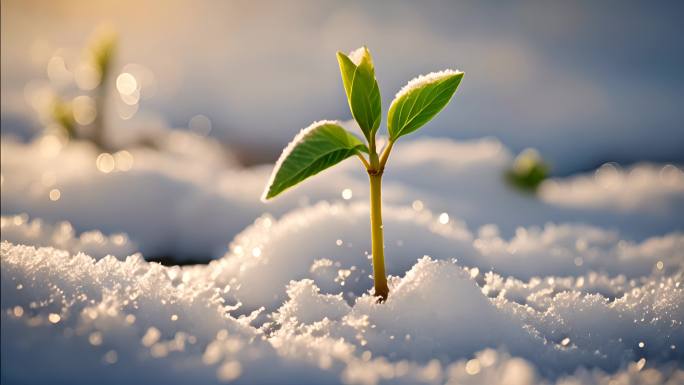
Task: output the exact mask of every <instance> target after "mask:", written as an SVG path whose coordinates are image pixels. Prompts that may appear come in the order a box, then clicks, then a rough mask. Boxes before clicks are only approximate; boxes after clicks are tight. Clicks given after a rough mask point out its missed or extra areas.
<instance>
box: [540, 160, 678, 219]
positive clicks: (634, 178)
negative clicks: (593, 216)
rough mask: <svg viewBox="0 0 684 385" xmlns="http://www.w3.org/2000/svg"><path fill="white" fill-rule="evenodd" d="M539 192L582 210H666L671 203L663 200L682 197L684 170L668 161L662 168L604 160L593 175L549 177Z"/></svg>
mask: <svg viewBox="0 0 684 385" xmlns="http://www.w3.org/2000/svg"><path fill="white" fill-rule="evenodd" d="M654 186H656V187H657V188H655V189H654V188H653V187H654ZM540 195H541V198H542V199H543V200H545V201H547V202H549V203H552V204H556V205H559V206H565V207H575V208H580V209H585V210H590V209H593V208H609V209H612V210H615V211H623V212H624V211H650V212H656V213H657V212H660V213H663V214H667V210H669V209H670V208H671V207H670V206H669V205H667V204H666V203H665V202H667V201H671V200H675V199H676V200H680V201H681V200H682V199H684V198H683V197H684V172H682V170H681V169H679V168H677V167H675V166H673V165H671V164H670V165H665V166H664V167H662V168H661V167H656V166H654V165H650V164H638V165H636V166H634V167H632V168H630V169H629V170H622V169H621V168H620V166H618V165H615V164H612V163H606V164H604V165H603V166H601V167H600V168H598V169H597V170H596V171H595V172H594V173H593V175H592V174H588V175H580V176H576V177H572V178H568V179H567V180H556V181H548V182H546V183H545V184H543V185H542V188H541V194H540ZM680 214H681V212H680Z"/></svg>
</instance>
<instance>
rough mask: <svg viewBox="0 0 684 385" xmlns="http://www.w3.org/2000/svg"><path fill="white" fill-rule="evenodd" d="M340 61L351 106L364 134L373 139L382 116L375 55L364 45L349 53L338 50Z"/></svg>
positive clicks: (343, 80) (343, 82)
mask: <svg viewBox="0 0 684 385" xmlns="http://www.w3.org/2000/svg"><path fill="white" fill-rule="evenodd" d="M337 61H338V62H339V64H340V73H341V74H342V84H343V85H344V91H345V92H346V94H347V101H348V102H349V109H350V110H351V113H352V116H353V117H354V119H355V120H356V122H357V123H358V124H359V127H361V131H363V136H365V137H366V140H368V142H370V141H371V138H374V137H375V133H376V132H377V131H378V127H380V119H381V117H382V104H381V99H380V88H379V87H378V82H377V80H376V79H375V68H374V67H373V59H372V58H371V54H370V52H369V51H368V48H366V47H361V48H359V49H357V50H355V51H353V52H352V53H351V54H350V55H349V56H347V55H345V54H343V53H342V52H338V53H337Z"/></svg>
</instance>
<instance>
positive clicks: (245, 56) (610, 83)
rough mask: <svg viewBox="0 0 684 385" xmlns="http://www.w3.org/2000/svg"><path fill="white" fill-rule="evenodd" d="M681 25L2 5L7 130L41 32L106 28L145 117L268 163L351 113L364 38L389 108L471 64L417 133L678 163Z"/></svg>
mask: <svg viewBox="0 0 684 385" xmlns="http://www.w3.org/2000/svg"><path fill="white" fill-rule="evenodd" d="M682 20H684V2H677V1H669V2H668V1H659V2H638V1H601V2H597V1H573V2H568V1H546V2H542V1H521V2H483V1H466V2H447V1H421V2H417V1H416V2H412V1H396V0H394V1H389V0H387V1H384V0H383V1H377V0H376V1H339V2H338V1H297V2H282V1H265V2H264V1H192V2H190V1H161V0H159V1H109V0H107V1H101V2H100V1H98V2H91V1H42V2H39V1H3V2H2V68H1V69H2V103H1V107H2V109H1V117H2V125H3V131H7V132H9V131H11V130H14V129H15V127H31V126H35V124H36V123H35V118H34V117H33V116H32V115H33V113H32V111H31V109H30V108H29V107H28V106H27V103H26V102H25V99H24V96H23V92H24V87H25V85H26V83H27V82H29V81H30V80H31V79H36V78H38V79H40V78H46V76H45V67H44V64H45V63H44V62H43V63H42V64H41V63H40V60H39V59H40V58H39V57H36V55H37V54H36V49H35V47H36V44H38V43H36V42H39V43H40V44H39V45H40V46H46V44H47V46H49V47H51V49H53V50H56V49H58V48H62V49H65V50H67V52H78V50H79V49H80V48H82V47H83V46H84V45H85V44H86V43H87V41H88V38H89V36H90V35H91V33H92V31H93V30H94V29H96V28H97V26H98V25H100V24H102V23H108V24H110V25H112V26H113V27H114V28H115V29H116V30H117V31H118V33H119V35H120V52H119V57H118V66H119V68H121V67H123V65H125V64H127V63H138V64H141V65H143V66H145V67H147V68H149V69H150V70H151V71H152V72H153V73H154V75H155V78H156V81H157V92H156V93H155V95H154V97H152V98H151V99H149V100H144V101H143V102H142V104H141V110H140V112H139V115H140V117H145V116H154V117H157V118H161V119H163V120H164V121H166V122H167V124H168V125H170V126H172V127H185V126H187V125H188V121H189V119H190V118H191V117H192V116H194V115H196V114H204V115H206V116H208V117H209V118H210V119H211V121H212V123H213V130H212V135H213V136H216V137H217V138H220V139H221V140H222V141H225V142H227V143H229V144H232V145H235V146H237V147H239V148H242V149H243V150H244V149H245V148H247V149H250V151H256V152H258V154H259V156H258V157H257V158H261V159H272V158H275V157H276V156H277V154H278V152H279V149H280V147H281V146H283V145H284V144H286V143H287V142H288V141H289V140H290V139H291V138H292V137H293V136H294V135H295V133H296V132H297V131H298V130H299V129H300V128H302V127H305V126H307V125H308V124H309V123H310V122H311V121H313V120H318V119H322V118H326V119H348V118H349V117H350V115H349V112H348V109H347V105H346V101H345V97H344V91H343V89H342V85H341V81H340V78H339V73H338V67H337V62H336V59H335V52H336V51H337V50H343V51H349V50H352V49H354V48H356V47H358V46H360V45H362V44H366V45H368V46H369V48H370V49H371V52H372V53H373V55H374V57H375V62H376V72H377V76H378V80H379V82H380V87H381V92H382V96H383V100H384V108H385V111H386V110H387V106H388V105H389V103H390V101H391V99H392V97H393V95H394V94H395V93H396V92H397V91H398V90H399V89H400V88H401V86H402V85H403V84H405V82H406V81H408V80H409V79H410V78H412V77H414V76H416V75H418V74H421V73H426V72H430V71H433V70H439V69H443V68H447V67H451V68H459V69H461V70H463V71H465V72H466V75H465V77H464V80H463V82H462V84H461V88H460V89H459V91H458V92H457V94H456V96H455V97H454V100H453V102H452V103H451V104H450V105H449V106H448V107H447V109H446V110H445V111H444V112H443V113H442V114H441V115H440V116H439V117H438V118H436V119H435V120H434V121H433V122H431V123H430V124H429V125H428V126H426V127H425V128H424V129H423V130H422V131H421V132H420V133H418V134H417V135H429V136H446V137H451V138H457V139H464V138H475V137H481V136H495V137H497V138H499V139H500V140H502V141H503V142H504V143H505V144H506V145H507V146H509V147H510V148H512V149H513V150H514V151H520V150H522V149H523V148H525V147H535V148H537V149H539V150H540V152H541V153H542V155H543V156H544V157H545V158H547V159H549V160H550V161H551V163H552V164H553V166H554V172H555V173H556V174H565V173H569V172H573V171H577V170H585V169H589V168H591V167H594V166H597V165H600V164H601V163H603V162H606V161H618V162H623V163H631V162H635V161H641V160H652V161H661V162H675V163H682V162H683V161H684V127H683V126H684V108H683V107H684V75H683V70H682V69H684V27H682V25H683V24H682ZM41 44H42V45H41ZM46 59H47V58H46ZM157 120H158V119H157ZM138 122H139V123H138V124H149V123H144V122H145V120H143V119H142V118H140V119H139V120H138ZM128 124H130V123H128Z"/></svg>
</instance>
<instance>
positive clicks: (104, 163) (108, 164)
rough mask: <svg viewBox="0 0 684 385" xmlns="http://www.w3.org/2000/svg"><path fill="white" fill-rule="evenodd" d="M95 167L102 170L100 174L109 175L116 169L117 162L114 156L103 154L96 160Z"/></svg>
mask: <svg viewBox="0 0 684 385" xmlns="http://www.w3.org/2000/svg"><path fill="white" fill-rule="evenodd" d="M95 166H96V167H97V169H98V170H100V172H103V173H105V174H108V173H110V172H112V171H114V167H116V161H115V160H114V157H113V156H112V154H110V153H107V152H103V153H102V154H100V155H98V156H97V159H96V160H95Z"/></svg>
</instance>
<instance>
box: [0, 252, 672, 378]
mask: <svg viewBox="0 0 684 385" xmlns="http://www.w3.org/2000/svg"><path fill="white" fill-rule="evenodd" d="M1 249H2V254H1V257H2V265H1V266H2V293H3V295H2V309H3V311H2V315H1V317H2V324H3V328H2V341H3V342H2V349H3V352H2V353H3V354H2V360H3V374H2V375H3V381H9V382H12V381H13V380H21V381H22V382H28V383H39V382H41V381H42V382H44V381H47V380H49V381H53V382H54V381H57V382H59V381H66V382H72V383H73V382H78V383H87V382H89V381H90V382H92V381H94V380H95V379H97V380H98V381H99V382H103V383H121V382H126V381H130V380H131V379H133V378H135V379H136V380H139V381H146V382H162V381H164V382H167V383H186V382H187V381H191V380H192V381H194V382H197V383H217V382H225V381H235V382H236V383H263V384H267V383H280V381H282V379H283V378H288V381H293V382H297V383H352V384H377V383H388V382H390V383H414V384H415V383H426V384H430V383H436V382H442V383H488V384H489V383H493V384H497V383H501V384H508V383H510V382H511V381H513V380H514V379H515V380H516V381H518V383H521V384H535V383H554V382H556V383H558V384H565V383H573V382H572V381H575V383H577V382H579V383H592V382H593V383H608V381H610V380H613V379H617V378H630V379H632V380H633V382H632V383H637V384H638V383H643V384H648V383H654V382H653V380H654V379H658V381H656V382H655V383H657V382H664V381H665V380H666V379H668V378H669V379H670V380H671V381H673V382H672V383H677V381H681V379H682V378H683V376H684V372H683V371H681V370H680V369H677V364H676V362H680V361H681V360H682V358H683V357H682V354H681V353H680V351H681V346H683V345H682V343H684V333H683V329H682V325H681V322H682V321H681V320H682V319H684V314H682V311H683V310H682V308H681V306H680V305H681V303H682V300H683V299H684V298H683V296H684V292H683V289H682V288H681V287H680V283H681V278H682V273H681V271H680V272H678V273H677V274H675V275H672V276H668V277H661V278H656V279H652V280H649V282H647V283H635V284H634V286H633V287H631V289H630V292H629V293H628V294H625V295H624V296H623V297H622V298H619V299H614V300H609V299H608V298H605V297H603V296H601V295H600V294H590V293H586V292H583V289H581V288H580V289H577V290H570V291H565V290H564V289H563V287H562V286H558V290H559V291H558V293H557V294H554V289H555V288H556V286H555V283H550V282H549V280H548V279H547V283H548V284H549V285H550V286H551V290H548V289H547V288H540V290H539V291H536V292H535V293H534V294H535V295H536V297H537V301H538V302H540V299H541V298H543V299H544V300H545V301H546V302H547V303H546V306H544V307H543V308H535V307H533V306H530V305H523V304H519V303H517V302H512V301H509V300H507V299H506V298H505V296H503V295H498V296H496V297H493V298H490V297H488V296H486V295H485V294H484V293H483V291H482V290H481V288H480V286H479V284H478V278H477V276H476V275H474V274H472V271H469V270H467V269H464V268H462V267H461V266H459V265H457V264H456V263H454V262H453V261H437V260H433V259H430V258H427V257H426V258H422V259H420V260H419V261H418V262H417V263H416V264H415V265H414V266H413V267H412V268H411V269H410V270H409V271H408V272H407V273H406V274H405V275H404V276H403V277H393V278H392V279H390V285H391V289H392V295H391V296H390V297H389V299H388V301H387V303H386V304H377V303H376V302H375V299H374V298H373V297H371V296H369V295H364V296H362V297H360V298H359V299H358V300H357V301H356V302H355V303H354V304H353V305H351V306H350V305H348V304H347V303H346V302H345V301H344V300H343V298H342V297H341V296H340V295H329V294H321V293H320V292H319V290H318V288H317V287H316V286H315V284H314V283H313V282H312V281H310V280H301V281H294V282H292V283H290V284H289V285H288V290H287V291H288V299H287V301H286V302H285V303H284V304H283V305H282V306H281V307H280V308H279V309H278V310H277V311H276V312H274V313H273V314H272V315H270V316H269V318H270V319H272V321H271V322H267V323H265V324H263V325H261V326H258V325H254V320H255V318H256V315H255V314H252V315H250V316H237V315H235V313H234V311H235V308H236V304H234V303H227V302H225V301H224V300H223V298H222V296H221V293H222V292H225V291H226V289H225V288H220V286H217V285H216V282H215V281H213V279H212V268H211V267H210V266H205V267H204V270H205V276H204V279H203V280H195V279H188V277H187V275H186V274H185V271H184V269H183V268H179V267H164V266H160V265H158V264H155V263H149V262H145V261H144V260H143V259H142V258H140V257H139V256H132V257H129V258H127V259H126V260H123V261H121V260H117V259H115V258H113V257H106V258H103V259H101V260H99V261H96V260H94V259H92V258H91V257H89V256H87V255H85V254H82V253H80V254H69V253H67V252H64V251H59V250H56V249H52V248H39V249H36V248H33V247H30V246H20V245H12V244H10V243H8V242H3V243H2V246H1ZM517 285H518V286H522V287H525V286H528V287H529V286H530V284H529V283H518V284H517ZM228 290H229V289H228ZM530 297H532V295H531V296H530ZM542 302H543V301H542ZM635 317H636V318H635ZM638 317H641V318H638ZM17 336H21V337H20V338H17ZM673 346H674V348H673ZM42 347H47V348H42ZM76 357H78V359H75V358H76ZM265 368H268V369H267V370H265Z"/></svg>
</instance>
